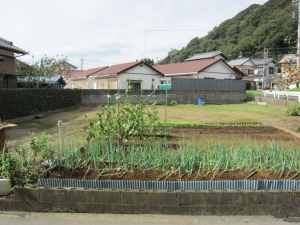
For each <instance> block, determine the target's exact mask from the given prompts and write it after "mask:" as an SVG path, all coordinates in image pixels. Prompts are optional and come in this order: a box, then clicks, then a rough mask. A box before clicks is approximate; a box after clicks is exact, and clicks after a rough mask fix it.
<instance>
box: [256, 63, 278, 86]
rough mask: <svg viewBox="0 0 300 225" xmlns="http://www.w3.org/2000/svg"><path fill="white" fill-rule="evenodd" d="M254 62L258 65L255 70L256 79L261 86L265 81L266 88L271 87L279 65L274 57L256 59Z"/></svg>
mask: <svg viewBox="0 0 300 225" xmlns="http://www.w3.org/2000/svg"><path fill="white" fill-rule="evenodd" d="M252 62H253V63H254V64H255V65H256V68H255V70H254V74H255V77H254V81H255V82H256V83H257V84H258V85H259V86H261V83H262V82H263V86H264V89H265V88H271V83H272V81H273V80H274V79H275V78H276V76H277V66H276V63H275V61H274V60H273V59H272V58H269V59H255V60H252Z"/></svg>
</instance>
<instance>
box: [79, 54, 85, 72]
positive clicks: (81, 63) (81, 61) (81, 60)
mask: <svg viewBox="0 0 300 225" xmlns="http://www.w3.org/2000/svg"><path fill="white" fill-rule="evenodd" d="M84 60H85V59H83V58H82V57H81V58H80V60H79V61H80V65H81V70H83V64H84V63H83V61H84Z"/></svg>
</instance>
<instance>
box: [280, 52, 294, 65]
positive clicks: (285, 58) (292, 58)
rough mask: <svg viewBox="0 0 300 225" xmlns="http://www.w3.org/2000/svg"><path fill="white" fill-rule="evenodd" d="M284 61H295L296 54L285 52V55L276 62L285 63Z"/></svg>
mask: <svg viewBox="0 0 300 225" xmlns="http://www.w3.org/2000/svg"><path fill="white" fill-rule="evenodd" d="M285 61H288V62H290V61H292V62H297V56H296V54H287V55H285V56H284V57H283V58H282V59H281V60H280V61H279V62H278V63H280V64H282V63H285Z"/></svg>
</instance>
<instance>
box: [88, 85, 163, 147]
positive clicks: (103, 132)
mask: <svg viewBox="0 0 300 225" xmlns="http://www.w3.org/2000/svg"><path fill="white" fill-rule="evenodd" d="M130 91H131V87H128V89H127V90H126V94H127V95H126V100H125V101H124V102H123V103H121V95H120V94H116V95H115V98H116V100H117V104H116V105H110V104H108V105H106V106H104V107H102V108H101V112H99V113H97V115H98V118H96V119H94V120H91V121H90V124H89V126H88V137H87V140H88V141H90V140H91V139H94V138H96V139H97V138H102V139H103V138H105V139H115V140H117V141H118V142H119V143H122V142H126V141H128V140H129V139H130V137H137V138H140V139H141V138H143V137H144V136H145V135H151V134H155V127H156V125H157V122H158V111H157V108H156V101H154V102H153V103H152V106H151V109H150V110H149V109H147V108H146V107H145V104H144V102H142V101H138V103H136V104H132V103H131V102H130V100H131V99H132V97H133V96H132V95H131V94H130ZM146 127H147V129H146Z"/></svg>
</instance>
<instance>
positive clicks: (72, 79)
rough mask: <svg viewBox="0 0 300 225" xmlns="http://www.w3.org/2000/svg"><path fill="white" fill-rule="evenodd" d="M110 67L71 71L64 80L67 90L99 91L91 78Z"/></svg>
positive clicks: (65, 75)
mask: <svg viewBox="0 0 300 225" xmlns="http://www.w3.org/2000/svg"><path fill="white" fill-rule="evenodd" d="M107 67H108V66H103V67H97V68H92V69H88V70H71V71H70V73H69V74H64V79H65V81H66V83H67V85H66V86H65V88H71V89H74V88H79V89H98V88H94V87H93V85H94V84H92V82H90V79H89V76H91V75H93V74H95V73H97V72H99V71H101V70H103V69H105V68H107Z"/></svg>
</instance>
